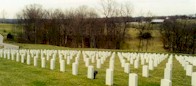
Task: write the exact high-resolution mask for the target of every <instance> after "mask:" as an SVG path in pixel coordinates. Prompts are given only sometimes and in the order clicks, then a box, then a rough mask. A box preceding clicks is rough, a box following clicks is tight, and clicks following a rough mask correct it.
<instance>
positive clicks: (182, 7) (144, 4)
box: [0, 0, 196, 18]
mask: <svg viewBox="0 0 196 86" xmlns="http://www.w3.org/2000/svg"><path fill="white" fill-rule="evenodd" d="M116 1H118V2H125V1H129V2H130V3H131V4H132V5H133V7H134V14H133V15H134V16H139V14H141V12H142V13H147V12H148V11H150V12H152V14H153V15H155V16H161V15H176V14H193V13H196V0H116ZM29 4H40V5H42V6H43V8H45V9H51V8H52V9H56V8H60V9H69V8H76V7H78V6H81V5H87V6H89V7H92V8H95V9H97V8H99V7H100V0H0V12H2V11H3V10H5V12H6V18H15V15H16V13H17V12H19V11H20V10H22V9H23V8H24V7H25V6H26V5H29ZM1 17H2V15H1V14H0V18H1Z"/></svg>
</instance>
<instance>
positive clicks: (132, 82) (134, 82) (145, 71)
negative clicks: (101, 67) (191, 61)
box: [106, 52, 167, 86]
mask: <svg viewBox="0 0 196 86" xmlns="http://www.w3.org/2000/svg"><path fill="white" fill-rule="evenodd" d="M118 56H119V59H122V58H123V56H122V53H120V52H118ZM112 58H113V55H112V56H111V59H110V61H111V60H112ZM157 58H159V57H157ZM166 58H167V56H164V55H163V56H161V59H160V62H161V61H163V60H164V59H166ZM150 62H151V61H150ZM113 72H114V70H113V69H112V68H108V69H106V85H113ZM124 72H125V73H128V74H129V80H128V85H129V86H138V75H137V74H136V73H130V63H125V66H124ZM142 76H143V77H149V68H148V66H147V65H143V68H142Z"/></svg>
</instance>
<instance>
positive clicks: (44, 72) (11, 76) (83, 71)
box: [0, 44, 196, 86]
mask: <svg viewBox="0 0 196 86" xmlns="http://www.w3.org/2000/svg"><path fill="white" fill-rule="evenodd" d="M18 45H20V46H22V48H28V49H57V50H58V49H60V50H61V49H68V48H64V47H57V46H51V45H33V44H18ZM30 46H32V47H30ZM33 46H34V47H33ZM73 50H78V49H73ZM79 50H83V49H79ZM84 50H89V49H84ZM94 50H96V49H94ZM73 61H74V60H71V63H72V62H73ZM167 61H168V59H165V60H163V61H162V62H161V63H160V64H159V65H158V67H156V68H155V69H154V70H153V71H150V77H148V78H144V77H142V66H141V65H140V66H139V69H134V66H133V65H131V66H130V70H131V73H137V74H138V76H139V79H138V82H139V86H160V80H161V79H162V78H163V75H164V68H165V65H166V62H167ZM32 63H33V59H31V65H27V64H26V63H19V62H16V61H11V60H7V59H5V58H0V85H1V86H13V85H14V86H104V85H105V73H106V72H105V71H106V69H107V68H108V67H109V59H106V61H105V62H104V64H103V65H102V68H101V69H97V68H96V64H95V63H90V64H91V65H93V66H95V69H96V70H98V75H97V77H96V79H94V80H90V79H88V78H87V77H86V75H87V67H85V63H84V61H83V59H82V55H81V56H80V60H79V67H78V68H79V69H78V73H79V74H78V75H77V76H74V75H72V73H71V71H72V67H71V64H70V65H65V72H64V73H63V72H60V71H59V63H58V60H57V62H56V67H55V70H50V69H49V61H47V62H46V64H47V66H46V68H45V69H42V68H41V66H40V65H41V64H40V60H39V61H38V66H37V67H34V66H33V64H32ZM120 65H121V64H120V61H119V58H118V56H117V55H116V57H115V68H114V86H128V74H127V73H124V69H123V68H122V67H121V66H120ZM194 71H196V67H194ZM190 82H191V77H189V76H186V74H185V70H183V67H182V66H181V65H180V64H179V62H178V61H177V60H176V59H175V58H174V59H173V75H172V86H190Z"/></svg>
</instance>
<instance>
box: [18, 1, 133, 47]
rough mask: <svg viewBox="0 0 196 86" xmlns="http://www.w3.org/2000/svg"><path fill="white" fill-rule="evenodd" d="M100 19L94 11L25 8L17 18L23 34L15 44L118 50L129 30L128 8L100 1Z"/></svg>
mask: <svg viewBox="0 0 196 86" xmlns="http://www.w3.org/2000/svg"><path fill="white" fill-rule="evenodd" d="M100 5H101V7H102V11H101V13H102V14H101V15H100V14H99V13H98V12H96V10H95V9H93V8H89V7H87V6H80V7H78V8H76V9H69V10H66V11H63V10H61V9H55V10H46V9H43V8H42V6H41V5H38V4H32V5H28V6H26V7H25V8H24V9H23V10H22V11H21V12H20V13H18V14H17V18H18V20H19V21H18V24H19V25H20V26H22V33H20V34H19V35H18V42H21V43H35V44H50V45H57V46H65V47H77V48H78V47H80V48H107V49H120V46H121V43H122V42H123V41H124V40H125V36H126V31H127V28H128V21H127V19H128V18H129V17H130V16H131V14H132V13H131V12H132V11H131V9H132V8H131V7H130V5H128V4H127V3H123V4H118V3H116V2H115V1H113V0H102V2H101V4H100Z"/></svg>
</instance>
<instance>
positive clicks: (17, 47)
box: [0, 34, 19, 49]
mask: <svg viewBox="0 0 196 86" xmlns="http://www.w3.org/2000/svg"><path fill="white" fill-rule="evenodd" d="M0 46H1V48H3V49H19V46H16V45H11V44H6V43H3V36H2V35H1V34H0Z"/></svg>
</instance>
